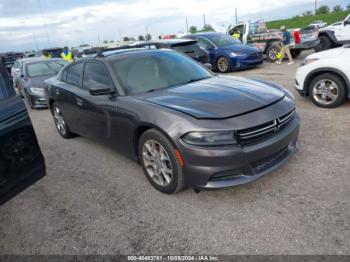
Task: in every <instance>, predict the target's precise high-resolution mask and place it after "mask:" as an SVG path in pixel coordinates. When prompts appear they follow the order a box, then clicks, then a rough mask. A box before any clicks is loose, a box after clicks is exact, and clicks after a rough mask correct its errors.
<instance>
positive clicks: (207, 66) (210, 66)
mask: <svg viewBox="0 0 350 262" xmlns="http://www.w3.org/2000/svg"><path fill="white" fill-rule="evenodd" d="M204 66H205V67H206V68H207V69H209V70H212V69H213V66H212V65H211V64H209V63H205V64H204Z"/></svg>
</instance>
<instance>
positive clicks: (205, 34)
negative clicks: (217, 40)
mask: <svg viewBox="0 0 350 262" xmlns="http://www.w3.org/2000/svg"><path fill="white" fill-rule="evenodd" d="M223 34H224V33H220V32H203V33H195V34H194V35H198V36H203V37H209V36H211V35H223Z"/></svg>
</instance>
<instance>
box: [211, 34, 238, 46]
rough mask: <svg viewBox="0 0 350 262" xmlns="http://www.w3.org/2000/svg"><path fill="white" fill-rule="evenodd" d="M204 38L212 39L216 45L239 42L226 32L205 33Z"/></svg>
mask: <svg viewBox="0 0 350 262" xmlns="http://www.w3.org/2000/svg"><path fill="white" fill-rule="evenodd" d="M206 38H208V39H209V40H210V41H212V42H213V43H214V44H215V45H216V46H217V47H220V46H228V45H237V44H241V42H240V41H239V40H237V39H234V38H232V37H231V36H229V35H226V34H211V35H207V36H206Z"/></svg>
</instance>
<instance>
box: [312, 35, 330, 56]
mask: <svg viewBox="0 0 350 262" xmlns="http://www.w3.org/2000/svg"><path fill="white" fill-rule="evenodd" d="M331 47H332V42H331V40H329V38H328V36H325V35H321V36H320V44H319V45H318V46H316V47H315V51H316V52H321V51H324V50H327V49H330V48H331Z"/></svg>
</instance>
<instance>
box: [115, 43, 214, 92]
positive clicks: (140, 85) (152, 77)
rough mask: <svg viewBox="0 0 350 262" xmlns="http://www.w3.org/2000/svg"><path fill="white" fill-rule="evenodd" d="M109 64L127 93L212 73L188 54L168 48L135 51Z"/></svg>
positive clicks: (169, 84)
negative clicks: (164, 49)
mask: <svg viewBox="0 0 350 262" xmlns="http://www.w3.org/2000/svg"><path fill="white" fill-rule="evenodd" d="M111 64H112V68H113V70H114V72H115V73H116V75H117V76H118V78H119V80H120V82H121V84H122V85H123V87H124V89H125V90H126V92H127V93H128V94H139V93H145V92H149V91H153V90H157V89H162V88H167V87H170V86H175V85H181V84H185V83H189V82H193V81H198V80H201V79H205V78H209V77H211V76H212V74H211V73H210V72H209V71H208V70H206V69H205V68H203V67H201V66H200V65H199V64H197V63H196V62H195V61H193V60H192V59H191V58H187V57H185V56H183V55H181V54H179V53H176V52H172V51H157V50H154V51H150V52H146V53H142V54H140V53H135V54H131V55H130V56H128V57H127V58H120V59H118V60H114V61H112V62H111Z"/></svg>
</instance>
